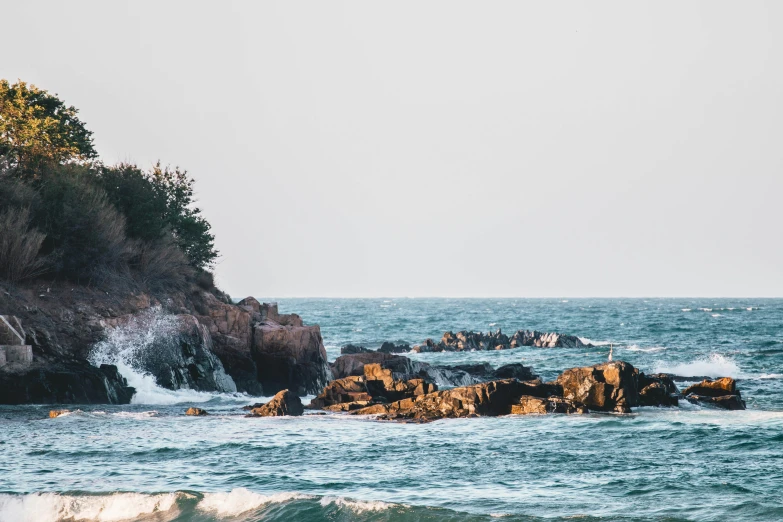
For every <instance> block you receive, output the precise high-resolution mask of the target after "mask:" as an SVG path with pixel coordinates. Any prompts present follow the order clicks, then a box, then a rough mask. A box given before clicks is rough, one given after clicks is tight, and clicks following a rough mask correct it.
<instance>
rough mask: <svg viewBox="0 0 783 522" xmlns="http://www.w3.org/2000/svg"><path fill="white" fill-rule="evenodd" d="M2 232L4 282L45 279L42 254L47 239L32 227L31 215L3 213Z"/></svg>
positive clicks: (0, 255)
mask: <svg viewBox="0 0 783 522" xmlns="http://www.w3.org/2000/svg"><path fill="white" fill-rule="evenodd" d="M0 231H2V233H0V278H2V279H4V280H6V281H10V282H12V283H13V282H16V281H21V280H22V279H28V278H31V277H35V276H38V275H41V274H42V273H43V272H44V270H45V265H46V261H45V260H44V258H42V257H39V256H38V253H39V252H40V250H41V245H42V244H43V241H44V238H45V237H46V235H45V234H42V233H41V232H39V231H38V230H37V229H35V228H33V227H32V226H31V222H30V211H29V210H28V209H26V208H25V209H19V208H6V209H5V210H3V211H0Z"/></svg>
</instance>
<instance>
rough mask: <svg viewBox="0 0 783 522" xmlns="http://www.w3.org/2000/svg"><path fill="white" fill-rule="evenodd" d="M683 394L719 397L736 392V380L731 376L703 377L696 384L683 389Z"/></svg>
mask: <svg viewBox="0 0 783 522" xmlns="http://www.w3.org/2000/svg"><path fill="white" fill-rule="evenodd" d="M682 394H683V395H691V394H693V395H703V396H706V397H721V396H724V395H736V394H737V381H735V380H734V379H732V378H731V377H722V378H720V379H716V380H714V381H713V380H712V379H704V380H703V381H701V382H700V383H698V384H694V385H692V386H688V387H687V388H685V390H683V392H682Z"/></svg>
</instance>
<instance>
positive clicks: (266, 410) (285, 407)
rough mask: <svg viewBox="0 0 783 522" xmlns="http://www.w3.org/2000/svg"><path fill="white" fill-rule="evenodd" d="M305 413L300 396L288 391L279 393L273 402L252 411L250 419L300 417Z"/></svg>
mask: <svg viewBox="0 0 783 522" xmlns="http://www.w3.org/2000/svg"><path fill="white" fill-rule="evenodd" d="M303 413H304V407H303V406H302V401H301V399H299V396H298V395H296V394H295V393H292V392H290V391H288V390H282V391H280V392H278V393H277V395H275V396H274V397H272V400H271V401H269V402H267V403H266V404H264V405H263V406H261V407H260V408H253V409H252V410H250V413H249V414H248V415H247V416H248V417H282V416H285V415H291V416H299V415H302V414H303Z"/></svg>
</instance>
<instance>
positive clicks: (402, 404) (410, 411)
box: [353, 379, 551, 422]
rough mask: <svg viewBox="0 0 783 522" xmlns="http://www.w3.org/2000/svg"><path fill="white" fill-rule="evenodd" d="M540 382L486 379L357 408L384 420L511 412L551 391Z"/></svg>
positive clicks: (430, 419)
mask: <svg viewBox="0 0 783 522" xmlns="http://www.w3.org/2000/svg"><path fill="white" fill-rule="evenodd" d="M549 391H551V390H550V389H547V388H546V387H545V386H542V385H541V384H540V383H523V382H520V381H517V380H516V379H506V380H502V381H492V382H485V383H481V384H474V385H472V386H462V387H459V388H452V389H450V390H442V391H436V392H433V393H429V394H426V395H419V396H416V397H410V398H406V399H403V400H399V401H396V402H392V403H390V404H376V405H372V406H369V407H367V408H362V409H359V410H356V411H354V412H353V413H354V414H357V415H379V418H380V419H382V420H417V421H425V422H426V421H433V420H437V419H443V418H458V417H477V416H497V415H508V414H510V413H511V407H512V405H514V404H518V403H519V400H520V398H521V397H523V396H525V395H528V396H534V397H535V396H537V395H540V394H545V393H549Z"/></svg>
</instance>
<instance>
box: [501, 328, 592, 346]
mask: <svg viewBox="0 0 783 522" xmlns="http://www.w3.org/2000/svg"><path fill="white" fill-rule="evenodd" d="M510 342H511V344H513V345H514V346H515V347H516V346H535V347H539V348H585V347H589V346H591V345H589V344H585V343H583V342H582V340H581V339H580V338H579V337H577V336H575V335H565V334H561V333H553V332H539V331H536V330H519V331H517V332H516V333H515V334H514V335H512V336H511V341H510Z"/></svg>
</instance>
